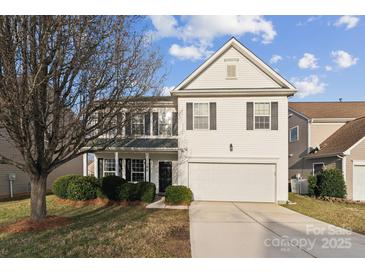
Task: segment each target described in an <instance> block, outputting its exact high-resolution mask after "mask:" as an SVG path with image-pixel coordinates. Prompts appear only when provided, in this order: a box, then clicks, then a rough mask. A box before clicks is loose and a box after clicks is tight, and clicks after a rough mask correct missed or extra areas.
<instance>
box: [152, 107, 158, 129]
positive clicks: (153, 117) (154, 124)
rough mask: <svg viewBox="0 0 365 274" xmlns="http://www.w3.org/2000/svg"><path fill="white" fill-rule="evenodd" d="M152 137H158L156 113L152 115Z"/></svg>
mask: <svg viewBox="0 0 365 274" xmlns="http://www.w3.org/2000/svg"><path fill="white" fill-rule="evenodd" d="M152 126H153V135H158V112H153V114H152Z"/></svg>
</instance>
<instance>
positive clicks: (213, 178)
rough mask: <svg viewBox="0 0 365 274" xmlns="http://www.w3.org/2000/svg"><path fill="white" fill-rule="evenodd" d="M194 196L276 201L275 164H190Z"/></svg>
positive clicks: (220, 199)
mask: <svg viewBox="0 0 365 274" xmlns="http://www.w3.org/2000/svg"><path fill="white" fill-rule="evenodd" d="M189 185H190V187H191V189H192V191H193V193H194V199H196V200H205V201H246V202H275V165H274V164H233V163H190V164H189Z"/></svg>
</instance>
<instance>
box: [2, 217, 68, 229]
mask: <svg viewBox="0 0 365 274" xmlns="http://www.w3.org/2000/svg"><path fill="white" fill-rule="evenodd" d="M70 222H71V219H70V218H66V217H61V216H47V217H46V219H44V220H42V221H33V220H31V219H30V218H26V219H22V220H19V221H17V222H15V223H12V224H9V225H6V226H3V227H0V233H20V232H29V231H41V230H46V229H51V228H57V227H61V226H65V225H68V224H69V223H70Z"/></svg>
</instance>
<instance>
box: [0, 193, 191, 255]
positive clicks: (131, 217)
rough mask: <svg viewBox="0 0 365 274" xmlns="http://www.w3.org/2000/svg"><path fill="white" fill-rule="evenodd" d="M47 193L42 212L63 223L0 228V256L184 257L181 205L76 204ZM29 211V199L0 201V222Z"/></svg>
mask: <svg viewBox="0 0 365 274" xmlns="http://www.w3.org/2000/svg"><path fill="white" fill-rule="evenodd" d="M57 200H58V199H57V198H56V197H55V196H53V195H51V196H47V207H48V215H57V216H65V217H70V218H71V220H72V222H71V223H70V224H69V225H67V226H63V227H59V228H56V229H49V230H44V231H38V232H23V233H12V234H10V233H0V257H190V256H191V254H190V241H189V216H188V211H187V210H157V209H156V210H155V209H146V208H144V207H143V206H129V207H123V206H118V205H112V206H94V205H93V206H84V207H76V206H72V205H63V204H60V203H59V202H57ZM27 216H29V199H25V200H20V201H12V202H1V203H0V227H1V226H4V225H7V224H10V223H13V222H15V221H17V220H19V219H23V218H25V217H27Z"/></svg>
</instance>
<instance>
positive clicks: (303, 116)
mask: <svg viewBox="0 0 365 274" xmlns="http://www.w3.org/2000/svg"><path fill="white" fill-rule="evenodd" d="M289 105H290V102H289ZM288 109H289V110H290V111H291V112H294V113H295V114H297V115H299V116H301V117H302V118H304V119H306V120H308V121H309V120H310V119H311V118H309V117H308V116H306V115H304V114H303V113H301V112H298V111H296V110H295V109H293V108H291V107H288Z"/></svg>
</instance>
